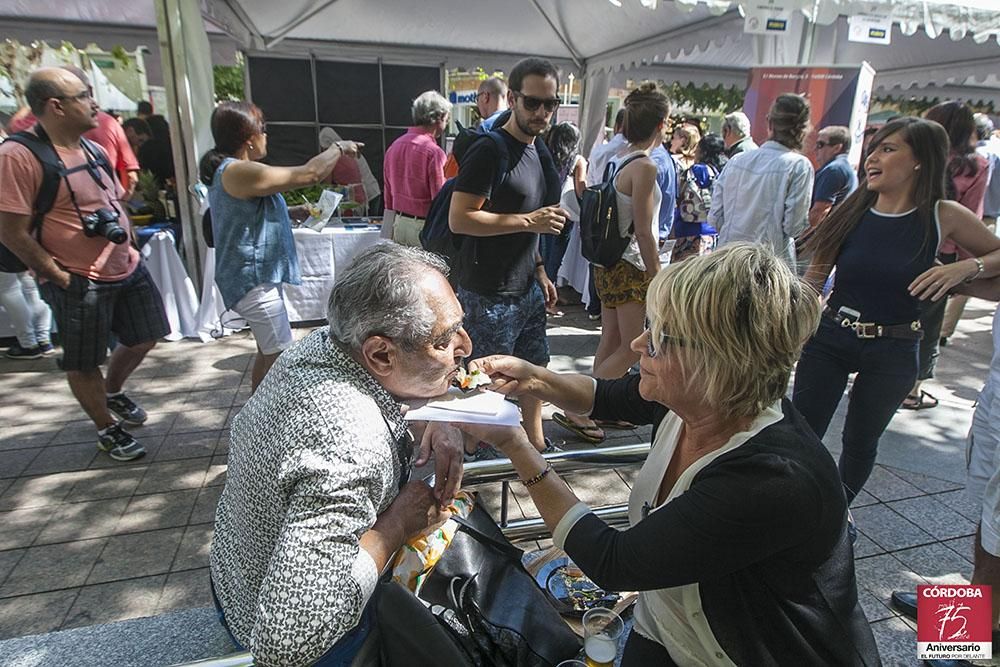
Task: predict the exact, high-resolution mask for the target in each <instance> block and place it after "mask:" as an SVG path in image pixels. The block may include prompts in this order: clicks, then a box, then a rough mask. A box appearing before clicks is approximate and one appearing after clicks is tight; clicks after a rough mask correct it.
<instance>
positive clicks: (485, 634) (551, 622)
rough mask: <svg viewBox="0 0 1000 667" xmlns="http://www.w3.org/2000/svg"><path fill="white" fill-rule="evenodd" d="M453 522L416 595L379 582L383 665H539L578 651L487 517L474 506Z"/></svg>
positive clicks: (514, 551)
mask: <svg viewBox="0 0 1000 667" xmlns="http://www.w3.org/2000/svg"><path fill="white" fill-rule="evenodd" d="M453 518H454V517H453ZM455 520H456V521H457V522H458V523H459V530H458V532H457V533H456V534H455V537H454V539H453V540H452V542H451V544H450V545H449V546H448V548H447V550H446V551H445V553H444V555H443V556H442V557H441V559H440V560H439V561H438V563H437V565H436V566H435V568H434V570H433V571H432V572H431V574H430V575H429V576H428V577H427V579H426V580H425V581H424V584H423V587H422V588H421V589H420V594H419V600H417V597H415V596H413V594H412V593H410V592H409V591H408V590H406V589H405V588H403V587H402V586H400V585H399V584H395V583H389V584H383V585H382V586H381V587H380V589H381V590H380V597H379V605H378V611H377V618H378V627H379V632H380V633H381V636H382V637H383V642H382V652H381V653H382V665H383V667H393V666H396V665H400V666H402V665H410V666H412V665H423V664H435V665H449V666H450V665H456V666H464V665H468V666H475V667H479V666H483V667H521V666H530V667H536V666H538V667H541V666H543V665H557V664H559V663H560V662H562V661H563V660H568V659H571V658H574V657H575V656H577V655H578V654H579V652H580V648H581V643H580V639H579V637H577V636H576V634H575V633H574V632H573V631H572V630H570V628H569V626H567V625H566V623H565V622H564V621H563V619H562V617H561V616H559V613H558V612H556V610H555V609H554V608H553V607H552V605H551V604H550V603H549V601H548V599H547V598H546V597H545V594H544V593H543V592H542V590H541V589H540V588H539V587H538V585H537V584H536V583H535V580H534V578H532V576H531V575H530V574H528V572H527V571H526V570H525V569H524V566H523V565H522V564H521V556H522V552H521V550H520V549H518V548H517V547H515V546H514V545H512V544H511V543H510V542H509V541H508V540H507V538H505V537H504V535H503V533H502V532H501V531H500V528H499V527H498V526H497V525H496V522H494V521H493V519H492V517H490V515H489V514H488V513H487V512H486V511H485V510H484V509H482V507H481V506H479V505H476V506H475V507H474V508H473V510H472V512H471V514H470V515H469V517H468V518H467V519H461V518H455ZM393 587H394V588H393ZM402 594H405V595H406V596H409V598H410V599H405V598H403V597H401V595H402ZM442 642H443V643H444V644H447V645H448V647H447V649H445V648H442ZM459 656H461V657H459Z"/></svg>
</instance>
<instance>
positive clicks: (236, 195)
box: [198, 102, 364, 390]
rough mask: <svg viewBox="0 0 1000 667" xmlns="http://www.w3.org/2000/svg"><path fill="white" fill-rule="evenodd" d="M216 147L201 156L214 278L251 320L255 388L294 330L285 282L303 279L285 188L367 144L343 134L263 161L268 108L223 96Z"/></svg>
mask: <svg viewBox="0 0 1000 667" xmlns="http://www.w3.org/2000/svg"><path fill="white" fill-rule="evenodd" d="M212 138H213V139H215V146H214V147H213V148H212V149H211V150H209V151H208V152H207V153H205V155H204V156H202V158H201V163H200V164H199V165H198V166H199V172H200V173H199V175H200V177H201V181H202V182H203V183H204V184H205V185H207V186H208V201H209V203H210V205H211V210H212V234H213V236H214V239H215V244H214V245H215V254H216V258H215V283H216V284H217V285H218V286H219V291H220V292H221V293H222V301H223V303H225V305H226V308H228V309H231V310H233V311H235V312H236V313H238V314H239V315H240V317H242V318H243V319H244V320H246V321H247V324H249V325H250V330H251V331H253V335H254V339H255V340H256V342H257V356H256V358H255V359H254V364H253V371H252V372H251V387H252V388H253V389H254V390H256V389H257V385H258V384H260V381H261V380H263V379H264V375H265V374H266V373H267V371H268V369H269V368H270V367H271V364H273V363H274V360H275V359H277V358H278V355H279V354H281V351H282V350H284V349H285V348H287V347H288V346H289V345H291V344H292V330H291V327H290V326H289V323H288V314H287V313H286V312H285V304H284V301H283V300H282V295H281V285H282V284H283V283H288V284H290V285H298V284H299V282H300V276H299V260H298V256H297V255H296V254H295V241H294V239H293V238H292V228H291V219H290V218H289V215H288V206H287V204H286V203H285V199H284V197H282V196H281V194H280V193H281V192H282V191H283V190H294V189H296V188H304V187H306V186H309V185H314V184H316V183H319V182H320V181H322V180H324V179H325V178H326V177H327V176H329V175H330V172H332V171H333V167H334V165H336V164H337V161H338V160H339V159H340V156H341V155H349V156H351V157H357V155H358V151H360V150H361V148H362V147H363V146H364V144H359V143H355V142H353V141H338V142H336V143H335V144H333V145H332V146H330V147H329V148H328V149H326V150H325V151H323V152H322V153H320V154H319V155H317V156H316V157H314V158H312V159H311V160H309V161H308V162H306V163H305V164H304V165H301V166H298V167H274V166H270V165H266V164H261V163H260V162H259V160H262V159H263V158H264V157H265V156H266V155H267V132H266V130H265V128H264V114H263V112H261V110H260V109H259V108H258V107H257V106H256V105H254V104H252V103H250V102H223V103H222V104H220V105H219V106H218V107H216V109H215V111H213V112H212Z"/></svg>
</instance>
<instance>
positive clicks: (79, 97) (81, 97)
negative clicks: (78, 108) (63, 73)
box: [49, 89, 94, 102]
mask: <svg viewBox="0 0 1000 667" xmlns="http://www.w3.org/2000/svg"><path fill="white" fill-rule="evenodd" d="M93 97H94V95H93V93H92V92H91V91H90V89H87V90H85V91H83V92H82V93H77V94H76V95H54V96H53V97H50V98H49V99H52V100H75V101H77V102H85V101H87V100H89V99H92V98H93Z"/></svg>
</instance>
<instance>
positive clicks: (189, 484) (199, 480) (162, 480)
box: [135, 458, 211, 494]
mask: <svg viewBox="0 0 1000 667" xmlns="http://www.w3.org/2000/svg"><path fill="white" fill-rule="evenodd" d="M210 463H211V459H209V458H198V459H190V460H187V461H167V462H163V463H152V464H150V466H149V469H148V470H146V475H145V476H144V477H143V478H142V481H141V482H139V486H138V487H137V488H136V490H135V492H136V493H137V494H147V493H162V492H164V491H177V490H179V489H197V488H200V487H201V486H202V484H204V482H205V473H206V471H207V470H208V466H209V464H210Z"/></svg>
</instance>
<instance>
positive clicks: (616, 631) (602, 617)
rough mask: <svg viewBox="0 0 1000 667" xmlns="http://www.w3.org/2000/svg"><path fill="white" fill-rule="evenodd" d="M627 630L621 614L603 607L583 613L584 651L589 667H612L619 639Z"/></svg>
mask: <svg viewBox="0 0 1000 667" xmlns="http://www.w3.org/2000/svg"><path fill="white" fill-rule="evenodd" d="M624 631H625V622H624V621H622V619H621V616H619V615H618V614H616V613H615V612H613V611H611V610H610V609H604V608H603V607H594V608H593V609H591V610H589V611H587V613H586V614H584V615H583V652H584V653H585V654H586V656H587V667H612V666H613V665H614V664H615V656H617V655H618V639H619V638H620V637H621V636H622V633H623V632H624Z"/></svg>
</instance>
